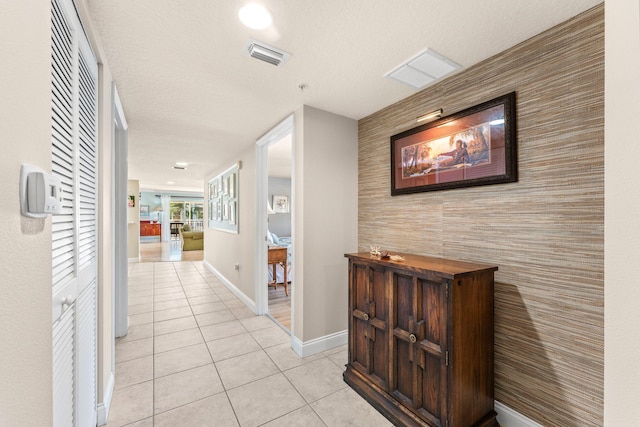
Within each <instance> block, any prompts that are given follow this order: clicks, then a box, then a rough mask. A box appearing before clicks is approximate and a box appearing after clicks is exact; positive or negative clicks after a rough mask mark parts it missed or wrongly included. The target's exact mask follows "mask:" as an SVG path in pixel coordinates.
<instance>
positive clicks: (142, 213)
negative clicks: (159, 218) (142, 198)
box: [140, 205, 149, 217]
mask: <svg viewBox="0 0 640 427" xmlns="http://www.w3.org/2000/svg"><path fill="white" fill-rule="evenodd" d="M140 216H144V217H147V216H149V205H140Z"/></svg>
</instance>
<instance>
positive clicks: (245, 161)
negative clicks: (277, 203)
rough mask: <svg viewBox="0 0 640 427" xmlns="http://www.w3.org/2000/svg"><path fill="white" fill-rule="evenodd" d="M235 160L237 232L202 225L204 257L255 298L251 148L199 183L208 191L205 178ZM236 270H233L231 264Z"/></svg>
mask: <svg viewBox="0 0 640 427" xmlns="http://www.w3.org/2000/svg"><path fill="white" fill-rule="evenodd" d="M238 160H240V161H241V162H242V167H241V169H240V170H239V171H238V193H239V196H240V198H239V200H238V221H239V222H238V231H239V233H238V234H235V233H228V232H225V231H220V230H215V229H212V228H209V227H208V225H206V224H205V228H204V260H205V263H206V264H208V265H209V266H211V267H213V268H214V269H215V270H216V271H217V272H218V273H219V274H221V275H222V276H223V277H224V278H225V279H226V280H228V281H229V282H230V283H231V284H233V286H235V287H236V288H238V289H239V290H240V292H242V293H243V294H244V295H246V297H247V298H248V299H250V300H251V301H255V286H254V265H255V256H254V250H253V248H254V239H255V238H254V236H255V233H256V231H255V230H256V224H255V218H256V214H255V212H256V207H255V204H256V174H255V168H256V162H255V148H254V147H251V148H249V149H248V150H246V151H244V152H243V153H242V154H241V155H240V157H239V158H237V159H229V161H228V162H227V163H226V164H225V165H224V166H223V167H222V168H220V169H217V170H213V171H211V173H210V174H209V175H208V176H207V177H206V179H205V182H204V184H203V189H204V194H209V193H208V181H209V180H210V179H212V178H214V177H215V176H216V175H219V174H220V173H222V172H224V171H225V170H226V169H228V168H229V167H231V166H232V165H233V164H234V163H236V162H237V161H238ZM204 205H205V213H204V217H205V218H208V217H209V203H208V202H205V204H204ZM236 263H238V264H239V267H240V268H239V270H238V271H235V269H234V267H235V264H236Z"/></svg>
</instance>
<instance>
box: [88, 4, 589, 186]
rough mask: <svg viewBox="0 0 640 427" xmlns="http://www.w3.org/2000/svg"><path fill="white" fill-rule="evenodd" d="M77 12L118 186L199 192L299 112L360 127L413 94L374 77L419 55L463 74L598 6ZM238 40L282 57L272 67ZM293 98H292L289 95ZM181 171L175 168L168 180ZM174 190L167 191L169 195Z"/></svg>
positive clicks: (164, 7) (194, 7) (177, 7)
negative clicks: (99, 76)
mask: <svg viewBox="0 0 640 427" xmlns="http://www.w3.org/2000/svg"><path fill="white" fill-rule="evenodd" d="M254 1H256V2H260V3H262V4H263V5H264V6H266V7H267V8H268V9H269V10H270V11H271V13H272V14H273V21H274V22H273V25H272V26H271V27H270V28H268V29H266V30H261V31H258V30H250V29H248V28H246V27H244V26H243V25H242V24H241V23H240V22H239V20H238V18H237V16H238V10H239V9H240V7H242V6H243V5H244V4H246V3H247V2H248V0H224V1H223V0H183V1H175V0H136V1H131V0H108V1H105V0H86V2H87V4H88V6H89V11H90V14H91V16H92V17H93V20H94V21H95V24H96V27H97V29H98V32H99V34H100V37H101V39H102V43H103V48H104V52H105V54H106V56H107V62H108V64H109V66H110V69H111V71H112V74H113V77H114V80H115V83H116V86H117V88H118V92H119V95H120V99H121V102H122V105H123V108H124V111H125V115H126V118H127V122H128V124H129V179H136V180H139V181H140V188H141V189H148V190H151V189H153V190H157V191H171V190H176V191H179V190H181V191H185V190H196V191H202V188H203V180H204V178H205V177H206V175H208V174H209V173H211V172H217V171H219V170H220V169H224V168H226V166H228V165H230V164H232V163H235V162H236V161H237V160H239V157H240V153H242V152H244V151H246V150H248V149H249V148H250V147H251V146H253V145H254V144H255V141H256V140H257V139H258V138H259V137H261V136H262V135H264V134H265V133H267V132H268V131H269V130H270V129H271V128H273V127H274V126H275V125H276V124H278V123H279V122H280V121H281V120H283V119H284V118H285V117H287V116H288V115H289V114H291V113H292V112H293V111H295V110H296V109H297V108H299V107H300V106H301V105H303V104H306V105H310V106H312V107H315V108H319V109H322V110H326V111H330V112H332V113H335V114H340V115H343V116H346V117H350V118H353V119H361V118H363V117H366V116H367V115H369V114H372V113H374V112H376V111H378V110H380V109H381V108H383V107H386V106H387V105H390V104H392V103H394V102H396V101H399V100H401V99H403V98H406V97H407V96H409V95H411V94H413V93H415V92H416V90H415V89H413V88H411V87H409V86H405V85H403V84H401V83H398V82H397V81H394V80H391V79H389V78H385V77H383V75H384V74H385V73H387V72H389V71H391V70H392V69H394V68H395V67H397V66H398V65H400V63H402V62H404V61H406V60H408V59H410V58H411V57H413V56H414V55H415V54H417V53H419V52H420V51H422V50H424V49H425V48H431V49H433V50H435V51H436V52H438V53H440V54H442V55H444V56H446V57H448V58H449V59H451V60H452V61H454V62H457V63H458V64H460V65H462V70H464V69H465V68H467V67H469V66H471V65H474V64H476V63H478V62H480V61H482V60H484V59H486V58H488V57H491V56H493V55H495V54H497V53H499V52H502V51H503V50H505V49H507V48H509V47H511V46H514V45H516V44H518V43H519V42H522V41H524V40H526V39H528V38H530V37H532V36H534V35H536V34H538V33H540V32H542V31H544V30H545V29H548V28H550V27H552V26H554V25H556V24H559V23H561V22H563V21H565V20H567V19H569V18H570V17H572V16H575V15H577V14H578V13H580V12H582V11H584V10H586V9H588V8H591V7H592V6H595V5H596V4H599V3H601V0H563V1H558V0H537V1H531V0H483V1H477V0H458V1H448V2H447V1H440V0H438V1H435V0H347V1H345V0H321V1H318V0H254ZM249 38H253V39H256V40H259V41H262V42H265V43H268V44H271V45H273V46H276V47H278V48H280V49H282V50H284V51H286V52H289V53H291V54H292V56H291V58H290V59H289V61H288V62H287V63H285V64H284V65H283V66H281V67H276V66H273V65H271V64H267V63H265V62H261V61H258V60H256V59H253V58H251V57H249V56H248V55H245V54H243V53H242V51H243V48H244V46H245V44H246V43H247V41H248V39H249ZM301 85H302V86H303V87H304V89H300V86H301ZM176 162H186V163H188V167H187V169H186V170H174V169H172V166H174V165H175V163H176ZM169 182H172V184H169Z"/></svg>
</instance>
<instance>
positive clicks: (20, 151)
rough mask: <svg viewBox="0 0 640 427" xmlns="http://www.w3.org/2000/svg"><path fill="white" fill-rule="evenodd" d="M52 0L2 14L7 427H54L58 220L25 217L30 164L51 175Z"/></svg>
mask: <svg viewBox="0 0 640 427" xmlns="http://www.w3.org/2000/svg"><path fill="white" fill-rule="evenodd" d="M50 8H51V5H50V2H49V1H48V0H40V1H35V0H33V1H28V2H22V1H20V2H13V1H2V6H0V9H1V10H2V13H0V63H2V71H1V72H0V93H2V102H0V117H2V120H0V147H2V156H0V182H2V183H3V188H4V191H3V197H2V203H0V217H1V218H2V223H3V225H2V227H0V241H1V242H2V245H0V264H1V267H0V271H1V274H0V295H2V299H1V301H2V307H1V308H0V426H26V425H41V426H48V425H51V422H52V416H51V414H52V375H51V372H52V367H51V360H52V355H51V348H52V347H51V342H52V338H51V316H52V314H51V217H50V216H49V217H48V218H47V219H27V218H24V217H22V216H21V215H20V205H19V196H18V182H19V174H20V165H21V164H22V163H23V162H26V163H31V164H34V165H36V166H39V167H41V168H43V169H45V170H47V171H51V51H50V50H51V34H50V31H51V30H50V28H51V15H50Z"/></svg>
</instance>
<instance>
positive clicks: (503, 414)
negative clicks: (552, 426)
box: [493, 400, 543, 427]
mask: <svg viewBox="0 0 640 427" xmlns="http://www.w3.org/2000/svg"><path fill="white" fill-rule="evenodd" d="M493 407H494V409H495V411H496V413H497V414H498V423H499V424H500V427H543V426H542V424H538V423H537V422H535V421H533V420H532V419H529V418H527V417H525V416H524V415H522V414H521V413H519V412H516V411H514V410H513V409H511V408H509V407H508V406H506V405H505V404H503V403H500V402H498V401H497V400H496V401H495V402H493Z"/></svg>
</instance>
